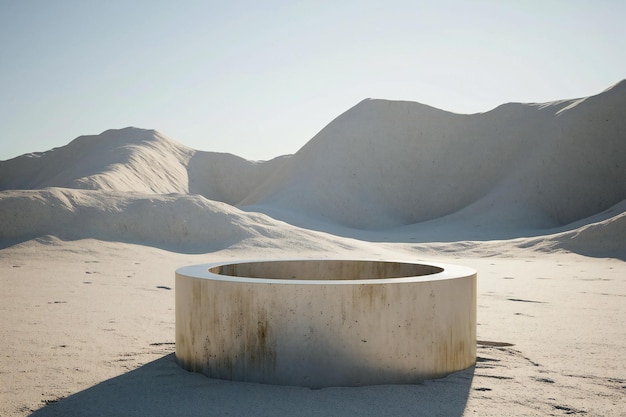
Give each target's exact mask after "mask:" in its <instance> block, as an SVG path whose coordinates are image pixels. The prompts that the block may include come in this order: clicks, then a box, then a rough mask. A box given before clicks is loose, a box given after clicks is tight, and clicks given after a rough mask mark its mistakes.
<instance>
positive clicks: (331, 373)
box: [176, 259, 476, 387]
mask: <svg viewBox="0 0 626 417" xmlns="http://www.w3.org/2000/svg"><path fill="white" fill-rule="evenodd" d="M271 277H274V278H271ZM176 358H177V361H178V363H179V364H180V365H181V366H182V367H183V368H185V369H187V370H190V371H195V372H201V373H203V374H205V375H208V376H209V377H212V378H221V379H230V380H237V381H249V382H260V383H269V384H279V385H299V386H309V387H324V386H358V385H373V384H404V383H415V382H417V381H419V380H423V379H429V378H437V377H442V376H444V375H446V374H449V373H451V372H454V371H458V370H461V369H465V368H468V367H470V366H472V365H474V364H475V362H476V273H475V271H473V270H472V269H470V268H466V267H460V266H452V265H442V264H417V263H407V262H381V261H343V260H327V259H326V260H290V261H278V260H274V261H258V262H244V263H236V264H232V263H231V264H226V263H222V264H206V265H196V266H190V267H185V268H181V269H179V270H177V271H176Z"/></svg>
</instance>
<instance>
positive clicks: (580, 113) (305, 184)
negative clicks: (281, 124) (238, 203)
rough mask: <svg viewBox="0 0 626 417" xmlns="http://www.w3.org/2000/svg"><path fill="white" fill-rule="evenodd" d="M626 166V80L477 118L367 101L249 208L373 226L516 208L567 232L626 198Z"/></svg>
mask: <svg viewBox="0 0 626 417" xmlns="http://www.w3.org/2000/svg"><path fill="white" fill-rule="evenodd" d="M624 161H626V82H621V83H619V84H617V85H615V86H614V87H612V88H610V89H609V90H607V91H605V92H603V93H601V94H599V95H597V96H593V97H589V98H586V99H580V100H570V101H560V102H554V103H547V104H506V105H502V106H500V107H498V108H496V109H494V110H492V111H490V112H487V113H483V114H475V115H458V114H453V113H448V112H445V111H442V110H438V109H434V108H431V107H428V106H424V105H421V104H418V103H412V102H394V101H386V100H365V101H363V102H361V103H359V104H358V105H357V106H355V107H353V108H352V109H350V110H348V111H347V112H346V113H344V114H342V115H341V116H339V117H338V118H337V119H335V120H334V121H333V122H332V123H330V124H329V125H328V126H327V127H326V128H324V129H323V130H322V131H321V132H320V133H319V134H318V135H316V136H315V137H314V138H313V139H312V140H311V141H310V142H309V143H308V144H307V145H306V146H304V147H303V148H302V149H301V150H300V151H299V152H298V153H297V154H296V155H294V157H293V158H291V159H290V160H289V161H287V162H286V163H285V164H284V166H283V167H281V168H280V169H278V170H277V171H276V172H275V173H274V174H273V176H272V177H271V178H270V179H269V180H268V181H267V182H266V183H265V184H264V185H263V186H262V187H260V188H258V189H257V190H256V191H255V192H254V193H253V194H251V195H250V196H249V197H248V198H247V199H245V200H244V201H243V202H242V205H244V206H245V205H250V206H254V207H255V208H259V209H261V210H263V208H262V207H263V206H268V207H269V206H271V207H279V208H281V209H283V210H290V211H297V212H300V213H303V214H306V215H307V216H309V217H312V218H318V219H322V220H325V221H330V222H334V223H337V224H341V225H345V226H349V227H354V228H361V229H368V228H382V227H389V226H398V225H406V224H411V223H417V222H423V221H426V220H431V219H435V218H439V217H443V216H446V215H449V214H452V213H455V212H459V211H463V210H467V213H468V215H484V214H485V213H497V212H499V211H507V212H510V211H511V210H513V211H515V212H517V217H518V218H519V219H521V222H522V223H524V222H527V223H529V224H526V225H525V226H527V227H557V226H560V225H564V224H567V223H570V222H573V221H575V220H578V219H581V218H584V217H587V216H590V215H592V214H595V213H597V212H599V211H602V210H605V209H607V208H609V207H610V206H612V205H614V204H616V203H618V202H620V201H622V200H623V199H625V198H626V186H625V184H626V167H625V166H624V165H625V163H624ZM533 223H535V224H533ZM522 226H524V225H522Z"/></svg>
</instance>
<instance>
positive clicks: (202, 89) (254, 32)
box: [0, 0, 626, 160]
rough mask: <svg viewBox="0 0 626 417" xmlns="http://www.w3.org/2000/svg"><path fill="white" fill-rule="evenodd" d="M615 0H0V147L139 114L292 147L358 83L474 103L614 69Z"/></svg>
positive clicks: (34, 144)
mask: <svg viewBox="0 0 626 417" xmlns="http://www.w3.org/2000/svg"><path fill="white" fill-rule="evenodd" d="M624 16H626V2H624V1H623V0H614V1H609V0H595V1H591V0H589V1H577V0H559V1H557V0H554V1H550V0H542V1H531V0H525V1H506V0H500V1H445V0H444V1H428V2H423V1H394V0H388V1H365V0H354V1H352V0H348V1H337V0H335V1H323V0H318V1H295V0H292V1H273V0H266V1H263V2H257V1H247V2H245V1H220V2H213V1H180V2H174V1H156V0H134V1H126V0H124V1H118V0H107V1H103V0H97V1H94V0H76V1H67V0H54V1H49V0H0V88H1V91H2V100H1V101H0V126H1V134H2V136H1V142H0V143H1V146H0V160H5V159H9V158H12V157H15V156H17V155H21V154H23V153H27V152H35V151H45V150H48V149H51V148H53V147H57V146H62V145H65V144H67V143H68V142H69V141H71V140H72V139H74V138H75V137H77V136H79V135H84V134H97V133H100V132H102V131H104V130H107V129H111V128H122V127H126V126H137V127H142V128H149V129H157V130H159V131H161V132H163V133H165V134H166V135H168V136H170V137H172V138H173V139H175V140H177V141H179V142H181V143H183V144H185V145H187V146H190V147H192V148H195V149H198V150H205V151H216V152H230V153H234V154H236V155H239V156H242V157H244V158H248V159H271V158H273V157H275V156H279V155H282V154H286V153H293V152H296V151H297V150H298V149H299V148H300V147H302V146H303V145H304V144H305V143H306V142H307V141H308V140H310V139H311V138H312V137H313V136H314V135H315V134H316V133H317V132H318V131H319V130H320V129H322V128H323V127H324V126H325V125H326V124H328V123H329V122H330V121H331V120H332V119H334V118H335V117H336V116H338V115H339V114H341V113H342V112H344V111H345V110H347V109H348V108H350V107H352V106H353V105H355V104H356V103H358V102H359V101H361V100H362V99H364V98H367V97H373V98H386V99H398V100H410V101H417V102H421V103H425V104H429V105H431V106H435V107H438V108H442V109H445V110H450V111H454V112H458V113H476V112H483V111H487V110H490V109H492V108H493V107H495V106H497V105H499V104H502V103H505V102H511V101H517V102H543V101H550V100H557V99H564V98H575V97H581V96H587V95H591V94H596V93H598V92H600V91H602V90H604V89H605V88H607V87H609V86H610V85H611V84H614V83H616V82H618V81H620V80H621V79H623V78H626V25H625V24H624Z"/></svg>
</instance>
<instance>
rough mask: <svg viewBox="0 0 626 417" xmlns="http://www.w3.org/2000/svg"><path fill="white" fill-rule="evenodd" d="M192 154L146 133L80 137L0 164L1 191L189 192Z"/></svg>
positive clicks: (127, 130) (160, 136)
mask: <svg viewBox="0 0 626 417" xmlns="http://www.w3.org/2000/svg"><path fill="white" fill-rule="evenodd" d="M193 153H194V151H193V150H192V149H191V148H187V147H186V146H183V145H180V144H178V143H176V142H174V141H173V140H171V139H169V138H168V137H166V136H165V135H163V134H161V133H159V132H157V131H154V130H146V129H137V128H125V129H120V130H107V131H106V132H103V133H102V134H100V135H91V136H80V137H78V138H76V139H74V140H73V141H72V142H70V143H69V144H68V145H66V146H63V147H60V148H55V149H53V150H50V151H48V152H41V153H32V154H26V155H22V156H20V157H17V158H14V159H12V160H9V161H5V162H3V163H2V164H0V189H39V188H45V187H64V188H82V189H91V190H106V191H133V192H141V193H153V194H167V193H186V192H187V191H188V186H187V184H188V177H187V168H186V166H187V163H188V161H189V159H190V158H191V156H192V155H193Z"/></svg>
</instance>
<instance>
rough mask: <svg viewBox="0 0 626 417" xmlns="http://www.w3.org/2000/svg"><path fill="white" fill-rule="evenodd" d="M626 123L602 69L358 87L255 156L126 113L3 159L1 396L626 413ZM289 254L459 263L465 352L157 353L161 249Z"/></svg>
mask: <svg viewBox="0 0 626 417" xmlns="http://www.w3.org/2000/svg"><path fill="white" fill-rule="evenodd" d="M625 135H626V83H625V82H621V83H618V84H616V85H615V86H612V87H611V88H609V89H607V90H606V91H604V92H601V93H599V94H598V95H595V96H592V97H587V98H582V99H575V100H563V101H559V102H553V103H542V104H536V103H532V104H520V103H515V104H507V105H503V106H500V107H498V108H496V109H494V110H492V111H491V112H487V113H483V114H477V115H455V114H451V113H447V112H444V111H441V110H438V109H434V108H431V107H428V106H424V105H421V104H418V103H407V102H390V101H385V100H366V101H364V102H362V103H359V104H357V106H355V107H354V108H352V109H350V110H348V111H347V112H346V113H344V114H343V115H340V116H339V117H338V118H337V119H335V120H334V121H333V122H331V123H330V124H329V125H328V126H327V127H326V128H325V129H323V130H322V131H321V132H320V133H319V134H318V135H317V136H316V137H314V138H313V139H312V140H311V141H310V142H309V143H308V144H307V145H306V146H305V147H303V148H302V149H301V150H300V151H299V152H297V153H296V154H295V155H289V156H284V157H279V158H276V159H274V160H272V161H267V162H255V161H246V160H243V159H241V158H238V157H236V156H234V155H228V154H217V153H211V152H200V151H196V150H193V149H190V148H188V147H186V146H184V145H182V144H180V143H178V142H176V141H174V140H172V139H170V138H168V137H167V136H165V135H163V134H161V133H159V132H156V131H153V130H144V129H137V128H126V129H120V130H110V131H107V132H104V133H102V134H100V135H92V136H83V137H79V138H77V139H75V140H74V141H72V142H70V143H69V144H68V145H66V146H63V147H60V148H55V149H53V150H50V151H47V152H42V153H33V154H27V155H23V156H21V157H18V158H14V159H12V160H9V161H0V285H1V288H2V291H0V313H1V314H0V415H1V416H28V415H34V416H69V415H72V416H211V415H215V416H223V415H251V416H261V415H263V416H276V415H285V416H294V415H295V416H299V415H302V416H308V415H311V416H314V415H319V416H322V415H324V416H326V415H328V416H341V415H353V416H367V415H372V416H387V415H389V416H392V415H393V416H461V415H466V416H470V415H478V416H502V415H518V416H525V415H540V416H543V415H576V414H580V415H586V416H621V415H626V408H625V407H624V403H626V163H624V161H626V136H625ZM294 257H303V258H312V257H315V258H369V259H381V260H389V259H394V260H411V261H415V260H424V261H438V262H444V263H453V264H455V263H456V264H461V265H467V266H470V267H473V268H474V269H476V270H477V271H478V300H477V303H478V329H477V333H478V342H477V347H478V360H477V363H476V366H474V367H472V368H470V369H467V370H465V371H461V372H457V373H455V374H452V375H450V376H448V377H446V378H442V379H437V380H431V381H424V382H422V383H419V384H415V385H393V386H370V387H359V388H348V387H335V388H323V389H319V390H312V389H308V388H299V387H281V386H271V385H261V384H250V383H239V382H230V381H222V380H215V379H210V378H207V377H205V376H203V375H200V374H194V373H189V372H186V371H184V370H182V369H181V368H179V367H178V366H177V365H176V364H175V362H174V356H173V352H174V349H175V346H174V324H175V323H174V291H175V288H174V271H175V269H176V268H178V267H181V266H185V265H189V264H196V263H206V262H213V261H222V260H229V259H237V260H241V259H258V258H294Z"/></svg>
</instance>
